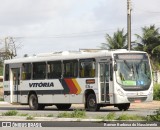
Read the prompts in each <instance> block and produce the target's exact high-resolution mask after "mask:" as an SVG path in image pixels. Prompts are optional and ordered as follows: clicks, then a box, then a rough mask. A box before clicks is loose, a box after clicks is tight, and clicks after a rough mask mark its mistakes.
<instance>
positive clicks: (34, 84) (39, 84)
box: [29, 82, 54, 87]
mask: <svg viewBox="0 0 160 130" xmlns="http://www.w3.org/2000/svg"><path fill="white" fill-rule="evenodd" d="M29 87H54V83H53V82H50V83H49V82H48V83H42V82H41V83H29Z"/></svg>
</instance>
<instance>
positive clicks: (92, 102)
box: [86, 94, 100, 111]
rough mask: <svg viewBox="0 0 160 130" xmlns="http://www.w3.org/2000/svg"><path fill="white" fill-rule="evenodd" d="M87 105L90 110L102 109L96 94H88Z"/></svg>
mask: <svg viewBox="0 0 160 130" xmlns="http://www.w3.org/2000/svg"><path fill="white" fill-rule="evenodd" d="M86 105H87V106H86V108H87V110H88V111H98V110H99V109H100V106H99V105H98V104H97V101H96V96H95V94H89V95H88V97H87V104H86Z"/></svg>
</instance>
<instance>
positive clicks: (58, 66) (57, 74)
mask: <svg viewBox="0 0 160 130" xmlns="http://www.w3.org/2000/svg"><path fill="white" fill-rule="evenodd" d="M47 68H48V69H47V75H48V79H56V78H61V75H62V63H61V61H50V62H48V64H47Z"/></svg>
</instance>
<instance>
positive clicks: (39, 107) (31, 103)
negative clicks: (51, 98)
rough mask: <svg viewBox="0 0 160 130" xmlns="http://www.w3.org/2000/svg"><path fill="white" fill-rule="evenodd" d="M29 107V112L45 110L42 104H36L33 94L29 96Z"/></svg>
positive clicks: (36, 99)
mask: <svg viewBox="0 0 160 130" xmlns="http://www.w3.org/2000/svg"><path fill="white" fill-rule="evenodd" d="M29 107H30V109H31V110H43V109H44V108H45V105H44V104H38V98H37V96H36V95H35V94H31V95H30V96H29Z"/></svg>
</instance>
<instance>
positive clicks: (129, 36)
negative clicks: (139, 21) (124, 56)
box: [127, 0, 131, 51]
mask: <svg viewBox="0 0 160 130" xmlns="http://www.w3.org/2000/svg"><path fill="white" fill-rule="evenodd" d="M127 35H128V36H127V43H128V50H129V51H130V50H131V0H127Z"/></svg>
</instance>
